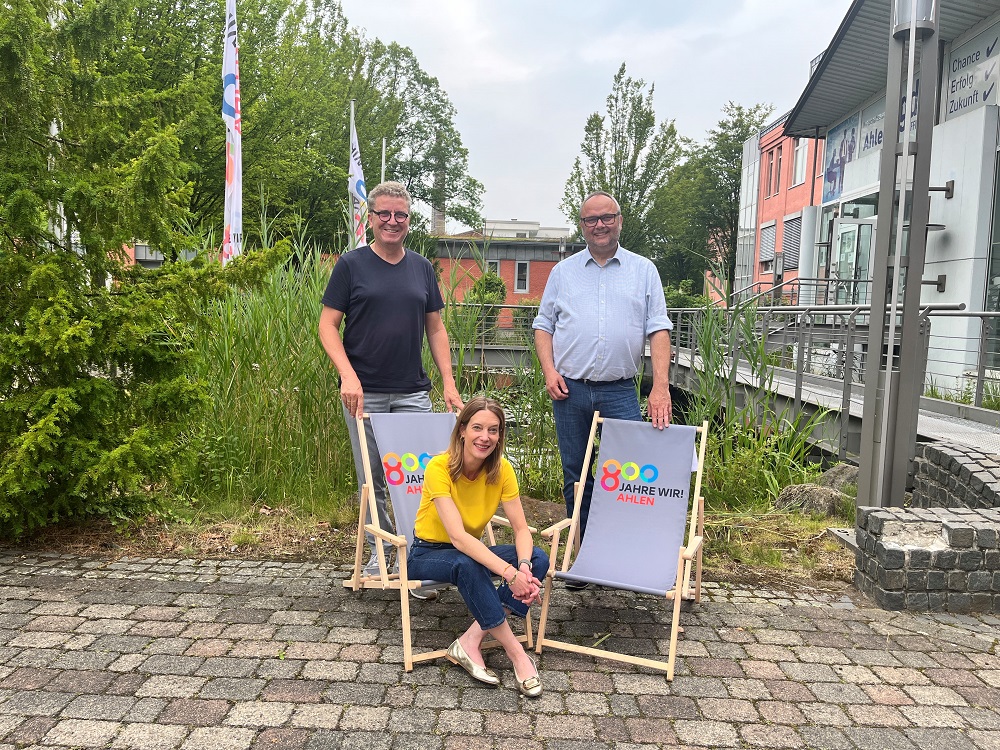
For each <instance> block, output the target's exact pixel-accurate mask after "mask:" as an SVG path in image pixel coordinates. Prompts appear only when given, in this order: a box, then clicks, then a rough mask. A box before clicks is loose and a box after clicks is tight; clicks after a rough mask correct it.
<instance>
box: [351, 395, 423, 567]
mask: <svg viewBox="0 0 1000 750" xmlns="http://www.w3.org/2000/svg"><path fill="white" fill-rule="evenodd" d="M364 394H365V413H366V414H388V413H392V412H403V411H430V410H431V397H430V394H428V393H427V391H417V392H416V393H369V392H368V391H365V392H364ZM341 407H342V408H343V403H341ZM344 420H345V421H346V422H347V431H348V433H349V434H350V436H351V450H352V451H353V452H354V470H355V471H356V472H357V476H358V493H359V495H358V496H359V497H360V492H361V485H362V484H364V481H365V468H364V463H363V462H362V458H361V442H360V440H359V439H358V424H357V422H356V421H355V419H354V417H352V416H351V415H350V414H349V413H348V411H347V409H346V408H344ZM365 437H366V439H367V441H368V459H369V460H370V461H371V465H372V484H373V485H374V487H373V488H372V489H373V490H374V492H375V507H376V508H377V510H378V522H379V525H380V526H381V527H382V528H383V529H384V530H386V531H390V532H394V529H393V525H392V520H391V519H390V518H389V503H388V500H387V490H386V485H385V473H384V472H383V471H382V460H381V458H380V454H379V452H378V446H377V445H376V443H375V434H374V432H373V431H372V423H371V422H370V421H369V422H365ZM365 523H371V515H370V511H368V510H367V508H366V510H365ZM365 536H366V537H367V538H368V544H369V546H370V547H371V548H372V551H373V552H374V550H375V537H374V536H373V535H372V534H368V533H366V534H365ZM383 547H384V549H385V550H386V552H389V551H391V549H392V545H390V544H388V543H383Z"/></svg>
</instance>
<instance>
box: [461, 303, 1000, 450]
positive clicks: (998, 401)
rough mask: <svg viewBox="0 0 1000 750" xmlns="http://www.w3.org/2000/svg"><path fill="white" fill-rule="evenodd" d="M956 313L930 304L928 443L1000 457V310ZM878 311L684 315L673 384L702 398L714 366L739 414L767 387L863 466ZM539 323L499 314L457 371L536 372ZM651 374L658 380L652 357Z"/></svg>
mask: <svg viewBox="0 0 1000 750" xmlns="http://www.w3.org/2000/svg"><path fill="white" fill-rule="evenodd" d="M956 308H958V306H955V305H952V306H937V307H930V306H929V307H927V308H925V309H924V310H923V311H922V314H921V324H922V331H923V333H922V342H923V347H924V352H925V356H924V362H925V365H924V368H923V370H924V372H923V374H922V378H921V379H922V380H923V382H924V394H925V395H923V396H922V397H921V398H920V401H919V404H914V408H916V409H918V415H919V416H918V424H917V432H918V439H920V440H935V441H943V442H946V443H948V444H952V445H965V446H969V447H975V448H979V449H981V450H984V451H987V452H990V453H997V454H1000V411H994V410H993V409H990V408H985V406H984V404H985V405H986V406H993V407H994V408H1000V336H998V335H997V333H996V329H997V328H998V326H997V323H998V318H1000V313H983V312H978V313H977V312H965V311H963V310H961V309H956ZM514 309H515V310H516V309H517V308H514ZM868 309H869V308H868V307H867V306H864V305H861V306H858V305H854V306H848V305H819V306H809V307H805V306H801V307H793V306H788V305H781V306H778V307H753V308H752V309H745V310H742V311H740V312H739V313H738V314H737V315H739V316H741V317H740V319H738V320H734V316H733V314H730V313H727V312H726V311H722V310H714V311H711V312H709V311H706V310H705V309H703V308H697V309H685V310H674V311H672V313H671V315H672V318H673V320H674V323H675V327H674V331H673V334H672V337H671V338H672V342H673V346H672V363H671V386H672V387H674V388H676V389H680V390H682V391H691V390H692V389H694V388H695V387H696V384H697V382H698V380H699V378H703V377H704V373H705V372H706V368H708V369H711V370H714V371H715V372H716V377H719V378H724V379H727V380H728V381H729V383H730V385H731V388H730V391H729V392H730V393H731V394H732V397H733V398H734V399H736V401H737V403H736V406H737V407H741V406H743V405H744V404H746V403H750V402H751V401H754V400H755V399H756V398H759V392H760V391H761V390H762V389H766V390H767V392H768V393H770V394H771V396H772V398H773V401H772V404H773V406H774V409H775V411H776V412H777V413H781V412H782V411H783V410H784V409H789V410H791V412H790V413H797V412H805V413H807V414H813V413H815V412H817V411H822V412H823V416H822V417H821V418H820V419H819V420H818V421H817V422H816V427H815V430H814V432H813V442H814V444H815V445H817V447H820V448H822V449H823V450H824V451H825V452H826V453H828V454H829V455H831V456H836V457H838V458H839V459H841V460H845V459H847V460H853V461H854V462H855V463H856V462H857V456H858V453H859V451H860V450H861V416H862V411H863V399H864V378H865V369H866V360H867V355H868V330H867V310H868ZM529 312H530V309H529ZM501 315H502V313H501ZM706 316H710V317H706ZM530 319H531V315H530V314H529V313H522V314H520V315H518V314H517V313H516V312H515V313H514V316H513V317H512V320H513V322H515V323H517V322H519V321H520V325H510V326H504V325H503V321H502V317H498V320H497V321H495V322H494V325H493V326H492V327H491V326H489V325H487V326H481V327H480V330H479V334H480V335H479V337H478V339H477V340H476V341H475V343H470V344H466V345H456V346H454V347H453V348H454V349H455V352H454V354H455V359H456V364H458V363H461V364H462V365H463V366H464V367H470V366H471V367H477V368H481V369H484V370H489V371H494V372H495V371H506V372H509V373H512V374H513V373H516V372H518V371H523V370H525V369H528V368H531V367H532V366H533V357H534V354H533V347H532V345H531V331H530V323H529V324H528V325H525V324H524V321H530ZM956 331H957V332H958V333H957V334H956ZM896 339H897V345H898V336H897V337H896ZM644 372H645V373H651V372H652V369H651V367H650V366H649V360H648V349H647V359H646V366H645V367H644ZM909 376H911V377H920V374H912V375H909ZM648 377H649V376H648V375H647V376H646V379H647V381H648ZM647 387H648V382H647Z"/></svg>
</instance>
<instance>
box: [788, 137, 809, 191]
mask: <svg viewBox="0 0 1000 750" xmlns="http://www.w3.org/2000/svg"><path fill="white" fill-rule="evenodd" d="M808 158H809V141H808V140H807V139H805V138H796V139H795V151H794V152H793V155H792V186H793V187H794V186H795V185H801V184H802V183H803V182H805V181H806V161H807V160H808Z"/></svg>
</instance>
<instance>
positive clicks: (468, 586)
mask: <svg viewBox="0 0 1000 750" xmlns="http://www.w3.org/2000/svg"><path fill="white" fill-rule="evenodd" d="M490 550H491V551H492V552H493V553H494V554H495V555H497V557H499V558H501V559H502V560H504V561H505V562H509V563H510V564H511V565H515V566H516V565H517V549H516V548H515V547H514V545H513V544H498V545H497V546H495V547H490ZM406 570H407V573H408V574H409V577H410V578H411V579H420V580H425V581H427V580H431V581H448V582H450V583H452V584H454V585H455V587H456V588H457V589H458V593H459V594H461V595H462V599H464V600H465V605H466V606H467V607H468V608H469V612H471V613H472V616H473V617H475V618H476V622H478V623H479V627H481V628H482V629H483V630H489V629H491V628H495V627H497V626H498V625H500V624H502V623H503V622H504V620H506V619H507V613H506V612H504V607H506V608H507V609H508V610H509V611H510V612H511V613H513V614H515V615H517V616H518V617H526V616H527V615H528V605H526V604H524V603H523V602H520V601H518V600H517V599H515V598H514V595H513V594H512V593H511V591H510V587H509V586H508V585H507V584H506V583H502V584H500V587H499V588H497V587H496V586H495V585H494V584H493V574H492V573H490V571H489V570H488V569H487V568H486V566H484V565H482V564H480V563H478V562H476V561H475V560H473V559H472V558H471V557H469V556H468V555H466V554H465V553H464V552H459V551H458V550H457V549H455V547H454V545H451V544H448V543H446V542H425V541H424V540H423V539H420V538H417V539H414V540H413V544H411V545H410V554H409V556H408V557H407V558H406ZM548 570H549V556H548V555H546V554H545V552H543V551H542V550H540V549H539V548H538V547H533V548H532V550H531V573H532V575H534V576H535V578H537V579H538V580H540V581H542V580H545V574H546V573H547V572H548Z"/></svg>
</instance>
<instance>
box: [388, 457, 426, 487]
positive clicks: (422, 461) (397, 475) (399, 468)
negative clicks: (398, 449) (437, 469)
mask: <svg viewBox="0 0 1000 750" xmlns="http://www.w3.org/2000/svg"><path fill="white" fill-rule="evenodd" d="M431 458H432V456H431V454H430V453H421V454H420V455H419V456H417V455H416V454H414V453H404V454H403V455H402V456H400V455H399V454H398V453H386V454H385V455H384V456H383V457H382V469H383V470H384V471H385V481H386V482H388V483H389V484H391V485H392V486H393V487H395V486H397V485H400V484H403V482H407V483H416V484H423V481H424V476H423V473H422V472H423V470H424V469H426V468H427V462H428V461H430V460H431ZM408 471H409V472H417V471H419V472H421V473H420V474H415V473H414V474H410V475H409V476H407V474H406V472H408ZM409 489H410V488H407V491H409ZM419 491H420V488H419V487H418V488H417V492H419Z"/></svg>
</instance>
